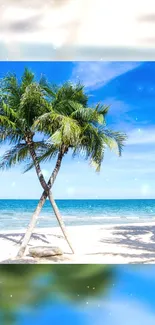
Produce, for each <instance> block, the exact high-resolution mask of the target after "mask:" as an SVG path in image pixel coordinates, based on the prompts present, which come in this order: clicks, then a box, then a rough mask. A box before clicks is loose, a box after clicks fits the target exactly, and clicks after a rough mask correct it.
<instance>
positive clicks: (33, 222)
mask: <svg viewBox="0 0 155 325" xmlns="http://www.w3.org/2000/svg"><path fill="white" fill-rule="evenodd" d="M64 154H65V148H63V147H62V148H61V150H60V152H59V154H58V159H57V162H56V166H55V168H54V170H53V172H52V175H51V177H50V179H49V181H48V183H47V184H46V182H45V180H44V176H43V175H42V172H41V169H40V165H39V163H38V160H37V157H36V154H35V151H34V150H32V144H31V156H32V155H33V161H34V163H35V168H36V172H37V175H38V178H39V180H40V183H41V185H42V187H43V188H44V192H43V194H42V196H41V198H40V200H39V203H38V206H37V208H36V210H35V212H34V214H33V215H32V218H31V221H30V223H29V225H28V228H27V231H26V233H25V236H24V239H23V241H22V244H21V247H20V249H19V252H18V254H17V257H22V256H23V255H24V253H25V250H26V247H27V245H28V243H29V241H30V238H31V235H32V232H33V229H34V227H35V225H36V222H37V219H38V216H39V214H40V212H41V209H42V207H43V205H44V203H45V201H46V198H47V196H48V197H49V200H50V203H51V205H52V208H53V210H54V213H55V215H56V218H57V220H58V223H59V225H60V227H61V230H62V232H63V234H64V237H65V239H66V241H67V243H68V245H69V247H70V249H71V251H72V253H74V251H73V248H72V246H71V244H70V241H69V239H68V235H67V233H66V230H65V225H64V223H63V220H62V218H61V215H60V212H59V209H58V207H57V205H56V203H55V200H54V198H53V195H52V193H51V192H50V189H51V188H52V186H53V184H54V181H55V179H56V177H57V175H58V172H59V170H60V167H61V162H62V158H63V156H64ZM45 184H46V185H45ZM45 186H46V190H45ZM47 193H48V194H47Z"/></svg>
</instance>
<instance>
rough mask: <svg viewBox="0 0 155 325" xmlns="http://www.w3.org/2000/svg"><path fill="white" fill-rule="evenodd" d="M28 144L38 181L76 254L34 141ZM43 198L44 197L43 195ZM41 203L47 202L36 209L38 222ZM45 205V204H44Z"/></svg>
mask: <svg viewBox="0 0 155 325" xmlns="http://www.w3.org/2000/svg"><path fill="white" fill-rule="evenodd" d="M27 144H28V146H29V150H30V154H31V156H32V159H33V162H34V166H35V169H36V173H37V176H38V179H39V181H40V184H41V186H42V188H43V189H44V191H45V194H46V197H47V196H48V198H49V201H50V203H51V205H52V208H53V211H54V213H55V215H56V218H57V221H58V223H59V225H60V228H61V230H62V233H63V235H64V237H65V239H66V241H67V243H68V245H69V247H70V249H71V251H72V253H73V254H74V250H73V248H72V245H71V243H70V241H69V239H68V235H67V233H66V229H65V225H64V222H63V220H62V217H61V215H60V212H59V209H58V207H57V205H56V202H55V200H54V198H53V195H52V193H51V191H50V185H49V183H48V184H47V183H46V181H45V179H44V176H43V174H42V171H41V168H40V164H39V162H38V158H37V156H36V153H35V150H34V144H33V141H32V140H31V141H27ZM42 197H43V195H42ZM42 197H41V199H42ZM45 200H46V199H45ZM41 202H42V203H43V202H45V201H44V198H43V199H42V201H41V200H40V201H39V205H38V207H37V208H38V209H36V210H37V215H36V211H35V213H34V215H35V220H37V216H38V211H39V212H40V211H41V204H42V203H41ZM43 204H44V203H43ZM35 223H36V221H35ZM35 223H34V221H33V223H32V224H31V225H29V226H30V229H29V230H32V226H33V225H34V224H35ZM18 256H20V255H19V254H18Z"/></svg>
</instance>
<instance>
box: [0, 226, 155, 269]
mask: <svg viewBox="0 0 155 325" xmlns="http://www.w3.org/2000/svg"><path fill="white" fill-rule="evenodd" d="M66 229H67V232H68V236H69V239H70V241H71V243H72V245H73V248H75V254H74V255H72V254H71V252H70V250H69V247H68V245H67V243H66V241H65V239H64V237H63V234H62V232H61V229H60V228H59V227H50V228H35V230H34V232H33V235H32V238H31V240H30V243H29V247H30V246H48V245H49V246H51V245H52V246H57V247H59V248H60V249H61V250H62V251H63V253H64V254H63V255H62V257H60V256H57V258H56V257H55V258H54V257H53V258H48V259H38V260H37V263H46V264H47V263H82V264H83V263H84V264H85V263H97V264H98V263H99V264H129V263H135V264H136V263H147V264H149V263H155V222H147V223H146V222H145V223H130V224H110V225H109V224H108V225H107V224H103V225H83V226H67V227H66ZM25 230H26V229H22V228H21V229H18V230H12V229H10V230H9V229H8V230H4V231H0V244H1V247H3V248H4V249H3V250H1V251H0V263H3V261H5V260H11V259H14V258H15V257H16V254H17V252H18V249H19V247H20V244H19V242H20V240H21V239H22V237H23V235H24V233H25ZM24 258H25V263H28V262H27V259H28V260H30V261H32V263H33V261H34V263H35V262H36V261H35V260H34V259H33V258H31V257H30V256H29V255H28V252H27V254H26V256H25V257H24Z"/></svg>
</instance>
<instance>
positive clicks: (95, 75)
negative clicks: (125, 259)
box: [0, 61, 155, 198]
mask: <svg viewBox="0 0 155 325" xmlns="http://www.w3.org/2000/svg"><path fill="white" fill-rule="evenodd" d="M25 66H27V67H29V68H30V69H32V70H33V71H34V72H35V73H36V76H37V77H39V76H40V74H42V73H43V74H45V75H46V76H47V78H48V80H49V81H51V82H52V81H54V82H56V83H62V82H64V81H66V80H71V81H73V82H75V81H76V80H80V81H82V82H83V83H84V85H85V87H86V91H87V92H88V94H89V95H90V104H94V103H97V102H98V101H101V102H102V103H104V104H110V105H111V108H110V111H109V116H108V118H107V125H108V126H109V127H110V128H113V129H115V130H120V131H124V132H126V133H127V135H128V141H127V144H126V146H125V148H124V152H123V155H122V157H121V158H119V157H117V156H116V155H115V154H114V153H112V152H109V151H107V152H106V155H105V160H104V162H103V165H102V169H101V172H100V174H96V173H95V171H94V170H93V169H92V168H91V167H90V166H89V165H88V163H87V162H86V161H83V159H82V157H81V158H77V159H74V160H73V159H72V158H71V156H70V155H69V154H68V156H66V158H65V159H64V161H63V164H62V169H61V171H60V174H59V176H58V178H57V181H56V184H55V185H54V189H53V192H54V195H55V197H56V198H155V187H154V183H155V149H154V142H155V130H154V120H155V115H154V107H155V63H154V62H102V61H98V62H95V61H94V62H9V61H8V62H0V78H2V77H3V76H4V75H5V74H6V73H7V72H9V71H10V72H15V73H16V74H17V76H18V77H20V76H21V74H22V72H23V69H24V67H25ZM5 149H6V148H4V147H1V148H0V154H1V155H2V154H3V152H4V150H5ZM53 167H54V161H52V162H50V163H46V164H44V165H43V166H42V168H43V171H44V175H45V177H46V178H47V179H48V177H49V176H50V172H51V171H52V169H53ZM22 171H23V166H19V167H17V168H14V169H12V170H10V171H5V172H1V173H0V177H1V183H2V184H3V187H1V188H0V197H1V198H38V197H39V196H40V194H41V192H42V191H41V188H40V185H39V183H38V180H37V177H36V175H35V172H34V171H30V172H29V173H27V174H24V175H23V174H22Z"/></svg>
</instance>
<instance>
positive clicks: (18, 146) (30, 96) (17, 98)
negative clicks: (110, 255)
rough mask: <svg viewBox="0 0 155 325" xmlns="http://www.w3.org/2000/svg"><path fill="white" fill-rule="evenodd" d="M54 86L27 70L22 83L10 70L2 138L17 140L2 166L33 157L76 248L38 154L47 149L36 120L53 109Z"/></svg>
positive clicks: (0, 117) (1, 111) (2, 99)
mask: <svg viewBox="0 0 155 325" xmlns="http://www.w3.org/2000/svg"><path fill="white" fill-rule="evenodd" d="M51 94H52V93H51V90H50V88H49V87H48V84H47V82H46V81H45V79H44V78H41V79H40V81H39V83H36V82H35V81H34V74H33V73H31V72H30V71H29V70H27V69H26V70H25V72H24V74H23V77H22V80H21V83H20V84H19V83H18V80H17V78H16V76H15V75H12V74H9V75H8V76H6V77H5V78H4V79H3V80H2V83H1V96H0V123H1V127H0V138H1V140H3V141H9V143H10V144H12V143H14V147H13V148H11V149H10V150H9V151H7V152H6V154H5V155H4V157H3V158H2V161H1V165H0V167H1V168H8V167H11V166H12V165H14V164H16V163H17V162H22V161H23V160H25V159H30V158H31V159H32V161H33V164H34V166H35V170H36V173H37V176H38V179H39V181H40V184H41V186H42V187H43V189H44V191H45V193H46V197H47V196H48V197H49V200H50V203H51V205H52V207H53V210H54V213H55V214H56V217H57V220H58V222H59V224H60V227H61V229H62V232H63V234H64V236H65V238H66V240H67V242H68V244H69V246H70V248H71V250H72V252H74V251H73V248H72V246H71V244H70V241H69V239H68V236H67V234H66V230H65V227H64V224H63V221H62V219H61V215H60V213H59V210H58V207H57V205H56V203H55V201H54V198H53V195H52V193H51V192H50V188H49V186H48V184H47V183H46V181H45V179H44V176H43V173H42V171H41V167H40V163H39V160H38V157H37V151H38V150H41V149H45V147H46V144H45V142H44V141H38V142H37V141H35V140H34V136H35V132H34V129H33V124H34V121H35V119H36V118H37V117H38V116H40V115H42V114H43V113H45V112H46V113H47V112H50V103H49V100H48V99H49V95H51Z"/></svg>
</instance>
